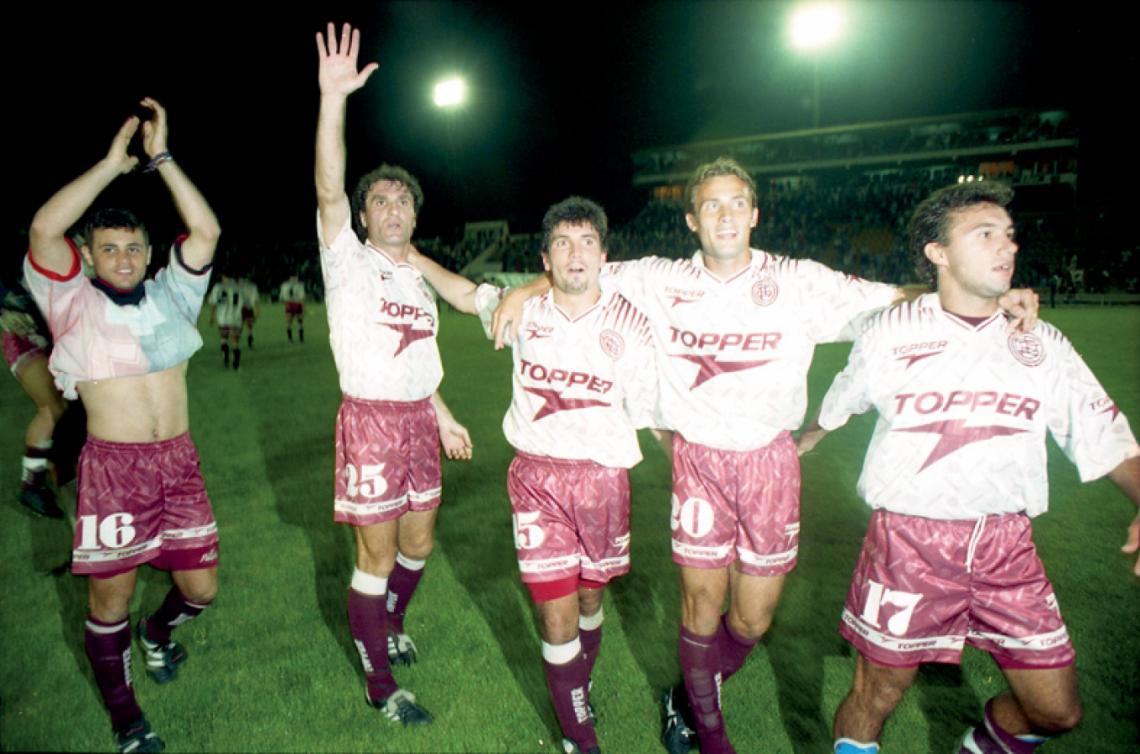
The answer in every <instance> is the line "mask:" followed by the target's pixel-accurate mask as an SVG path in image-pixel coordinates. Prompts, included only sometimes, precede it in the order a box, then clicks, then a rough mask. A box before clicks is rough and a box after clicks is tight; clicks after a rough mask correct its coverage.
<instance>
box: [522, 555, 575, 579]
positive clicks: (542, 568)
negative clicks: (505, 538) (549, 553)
mask: <svg viewBox="0 0 1140 754" xmlns="http://www.w3.org/2000/svg"><path fill="white" fill-rule="evenodd" d="M518 563H519V571H520V572H522V573H530V574H534V575H536V576H537V575H541V574H544V573H548V572H550V571H561V570H564V569H573V568H578V565H579V563H581V559H580V558H579V556H578V554H577V553H572V554H570V555H562V556H560V557H557V558H544V559H543V560H521V559H520V560H519V561H518Z"/></svg>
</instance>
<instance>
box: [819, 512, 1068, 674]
mask: <svg viewBox="0 0 1140 754" xmlns="http://www.w3.org/2000/svg"><path fill="white" fill-rule="evenodd" d="M839 633H840V634H842V635H843V637H844V638H845V639H847V640H848V641H849V642H851V644H852V645H854V647H855V648H856V649H858V650H859V652H860V653H862V654H863V655H864V656H865V657H867V658H869V659H870V660H872V661H874V662H876V663H879V664H880V665H890V666H896V667H913V666H915V665H918V664H920V663H923V662H949V663H957V662H958V661H959V658H960V656H961V654H962V646H963V644H970V645H971V646H975V647H977V648H979V649H982V650H984V651H986V652H989V653H990V654H991V655H993V657H994V660H996V661H997V663H998V664H999V665H1000V666H1002V667H1004V668H1053V667H1062V666H1065V665H1071V664H1072V663H1073V658H1074V653H1073V645H1072V643H1071V642H1070V641H1069V634H1068V632H1067V631H1066V630H1065V623H1064V621H1063V620H1062V619H1061V611H1060V609H1059V608H1058V607H1057V598H1056V597H1054V596H1053V585H1052V584H1050V583H1049V579H1048V578H1047V577H1046V576H1045V569H1044V567H1043V566H1042V565H1041V559H1040V558H1038V557H1037V549H1036V548H1035V547H1034V545H1033V538H1032V529H1031V527H1030V524H1029V518H1028V517H1026V516H1023V515H1021V514H1007V515H1001V516H986V517H984V518H980V519H978V520H976V521H941V520H934V519H926V518H919V517H917V516H904V515H901V514H898V513H890V512H888V511H884V510H877V511H875V512H874V513H873V514H872V515H871V523H870V525H869V526H868V527H867V536H866V537H865V538H864V540H863V551H862V553H861V554H860V555H859V563H858V565H857V566H856V567H855V576H854V578H853V579H852V581H851V589H850V590H849V591H848V593H847V602H846V603H845V605H844V607H843V619H842V622H841V623H840V626H839Z"/></svg>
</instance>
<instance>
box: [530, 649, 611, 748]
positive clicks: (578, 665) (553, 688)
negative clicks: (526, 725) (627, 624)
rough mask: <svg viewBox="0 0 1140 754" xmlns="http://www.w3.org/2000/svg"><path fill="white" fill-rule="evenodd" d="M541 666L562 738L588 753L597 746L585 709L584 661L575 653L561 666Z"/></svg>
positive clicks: (587, 711)
mask: <svg viewBox="0 0 1140 754" xmlns="http://www.w3.org/2000/svg"><path fill="white" fill-rule="evenodd" d="M542 665H543V667H544V668H545V669H546V685H547V687H548V688H549V689H550V700H551V701H552V702H553V703H554V714H555V715H557V716H558V724H559V725H561V726H562V735H564V736H566V737H567V738H569V739H570V740H571V741H573V742H574V743H576V744H578V748H579V749H581V750H582V751H589V750H590V749H592V748H594V747H595V746H597V745H598V737H597V734H596V733H595V732H594V724H593V723H592V722H590V713H589V707H588V706H587V705H588V704H589V701H590V697H589V694H590V690H589V683H590V674H589V672H587V666H586V658H585V657H583V656H582V653H581V652H579V653H578V654H576V655H575V656H574V659H572V660H570V662H568V663H566V664H564V665H555V664H554V663H552V662H547V661H546V660H543V662H542Z"/></svg>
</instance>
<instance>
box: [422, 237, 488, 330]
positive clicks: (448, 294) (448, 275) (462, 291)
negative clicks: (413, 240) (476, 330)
mask: <svg viewBox="0 0 1140 754" xmlns="http://www.w3.org/2000/svg"><path fill="white" fill-rule="evenodd" d="M408 263H409V264H411V265H412V266H413V267H415V268H416V270H418V271H419V273H420V274H421V275H423V276H424V279H425V280H427V281H428V283H430V284H431V287H432V288H435V290H436V292H437V293H439V295H440V296H442V297H443V300H444V301H446V302H447V303H449V304H451V305H452V306H454V307H455V308H456V309H458V310H459V311H461V312H463V313H464V314H478V313H479V312H478V310H477V309H476V308H475V289H476V288H477V286H476V285H475V283H473V282H471V281H470V280H468V279H467V278H465V277H463V276H462V275H457V274H456V273H454V272H452V271H451V270H449V269H447V268H445V267H444V266H443V265H441V264H439V263H438V262H436V261H435V260H434V259H432V258H431V257H428V256H426V255H425V254H423V253H421V252H420V250H419V249H417V248H415V247H414V246H413V247H412V248H411V249H410V250H409V251H408Z"/></svg>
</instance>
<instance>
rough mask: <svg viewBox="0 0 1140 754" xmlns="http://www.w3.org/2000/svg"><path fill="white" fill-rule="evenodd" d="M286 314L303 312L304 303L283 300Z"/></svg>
mask: <svg viewBox="0 0 1140 754" xmlns="http://www.w3.org/2000/svg"><path fill="white" fill-rule="evenodd" d="M285 313H286V314H304V313H305V304H304V302H302V301H286V302H285Z"/></svg>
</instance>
